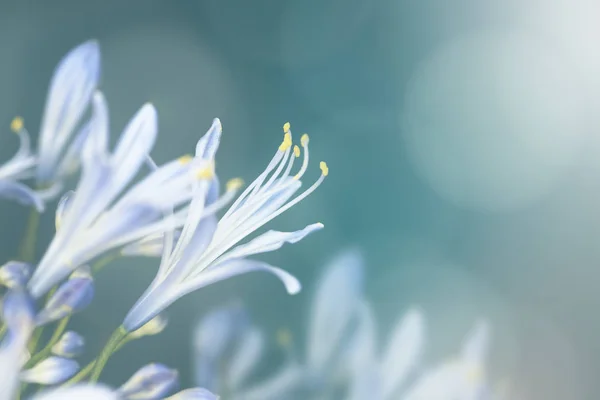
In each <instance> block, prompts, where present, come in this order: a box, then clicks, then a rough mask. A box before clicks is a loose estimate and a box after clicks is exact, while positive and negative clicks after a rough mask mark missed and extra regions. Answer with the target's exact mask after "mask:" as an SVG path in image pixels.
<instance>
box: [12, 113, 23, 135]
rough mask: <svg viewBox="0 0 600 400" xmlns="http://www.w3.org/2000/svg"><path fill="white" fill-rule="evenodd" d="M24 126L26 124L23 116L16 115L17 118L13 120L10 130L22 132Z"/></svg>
mask: <svg viewBox="0 0 600 400" xmlns="http://www.w3.org/2000/svg"><path fill="white" fill-rule="evenodd" d="M23 126H24V123H23V118H21V117H15V118H13V120H12V121H11V123H10V130H11V131H13V132H14V133H19V132H21V129H23Z"/></svg>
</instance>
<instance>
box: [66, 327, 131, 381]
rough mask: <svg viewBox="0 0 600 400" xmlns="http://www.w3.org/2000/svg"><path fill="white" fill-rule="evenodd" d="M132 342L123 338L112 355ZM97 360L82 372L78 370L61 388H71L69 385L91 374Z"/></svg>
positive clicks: (129, 338)
mask: <svg viewBox="0 0 600 400" xmlns="http://www.w3.org/2000/svg"><path fill="white" fill-rule="evenodd" d="M132 340H133V339H132V338H131V337H130V336H127V337H125V338H124V339H123V340H121V343H119V344H118V345H117V347H116V348H115V350H114V351H113V354H115V353H116V352H117V351H119V350H121V348H122V347H123V346H125V345H126V344H127V343H129V342H130V341H132ZM97 360H98V359H94V360H92V361H91V362H90V363H89V364H88V365H86V366H85V367H84V368H83V369H82V370H80V371H79V372H78V373H77V375H75V376H74V377H72V378H71V379H69V380H68V381H66V382H65V383H63V384H62V385H61V386H65V387H66V386H71V385H74V384H76V383H78V382H80V381H81V380H82V379H84V378H85V377H86V376H88V375H89V374H90V372H92V369H94V365H95V364H96V361H97Z"/></svg>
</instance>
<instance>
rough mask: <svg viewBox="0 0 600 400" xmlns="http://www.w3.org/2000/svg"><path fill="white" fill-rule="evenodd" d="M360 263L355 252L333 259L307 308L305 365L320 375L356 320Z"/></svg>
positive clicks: (357, 253) (345, 253) (361, 264)
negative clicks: (309, 312) (309, 308)
mask: <svg viewBox="0 0 600 400" xmlns="http://www.w3.org/2000/svg"><path fill="white" fill-rule="evenodd" d="M362 282H363V259H362V256H361V254H360V253H359V252H358V251H356V250H350V251H346V252H344V253H342V254H341V255H339V256H337V257H336V258H335V259H334V260H333V261H332V262H331V263H330V264H329V265H328V266H327V267H326V269H325V273H324V275H323V276H322V278H321V279H320V280H319V283H318V286H317V290H316V293H315V295H314V298H313V301H312V307H311V314H310V315H311V322H310V326H309V332H308V344H307V347H308V359H307V361H308V364H309V366H310V367H311V369H312V370H314V371H321V370H322V369H323V368H325V367H326V366H327V365H328V364H329V363H331V362H332V360H331V358H332V357H333V355H334V352H335V350H336V348H337V345H338V344H339V343H340V342H341V341H342V340H343V338H344V336H345V334H346V332H347V330H348V328H349V325H350V323H351V321H352V320H353V319H354V317H355V316H356V313H357V310H358V307H359V304H360V301H361V295H362Z"/></svg>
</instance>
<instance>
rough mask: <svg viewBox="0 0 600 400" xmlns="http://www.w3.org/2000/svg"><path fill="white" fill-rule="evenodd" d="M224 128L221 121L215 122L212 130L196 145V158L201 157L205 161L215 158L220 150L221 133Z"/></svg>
mask: <svg viewBox="0 0 600 400" xmlns="http://www.w3.org/2000/svg"><path fill="white" fill-rule="evenodd" d="M222 131H223V128H222V126H221V121H220V120H219V119H218V118H215V119H214V120H213V123H212V126H211V127H210V129H209V130H208V131H207V132H206V133H205V134H204V136H202V137H201V138H200V140H198V143H197V144H196V157H200V158H202V159H205V160H210V159H213V158H215V154H216V153H217V150H218V148H219V143H220V142H221V132H222Z"/></svg>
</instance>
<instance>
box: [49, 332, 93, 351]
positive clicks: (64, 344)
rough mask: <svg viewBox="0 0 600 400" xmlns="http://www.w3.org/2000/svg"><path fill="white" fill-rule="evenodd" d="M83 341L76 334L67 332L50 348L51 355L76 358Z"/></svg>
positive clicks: (81, 349)
mask: <svg viewBox="0 0 600 400" xmlns="http://www.w3.org/2000/svg"><path fill="white" fill-rule="evenodd" d="M84 344H85V340H84V339H83V337H82V336H81V335H80V334H78V333H77V332H73V331H67V332H65V333H64V334H63V335H62V336H61V338H60V340H59V341H58V342H56V344H55V345H54V346H52V353H53V354H55V355H57V356H60V357H68V358H72V357H76V356H78V355H79V354H81V352H82V351H83V346H84Z"/></svg>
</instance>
